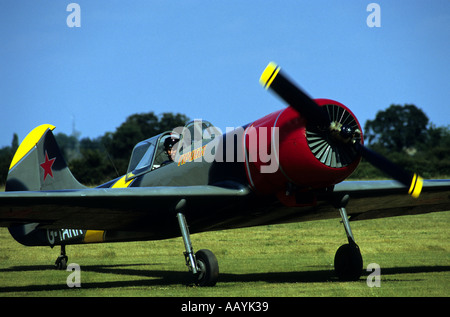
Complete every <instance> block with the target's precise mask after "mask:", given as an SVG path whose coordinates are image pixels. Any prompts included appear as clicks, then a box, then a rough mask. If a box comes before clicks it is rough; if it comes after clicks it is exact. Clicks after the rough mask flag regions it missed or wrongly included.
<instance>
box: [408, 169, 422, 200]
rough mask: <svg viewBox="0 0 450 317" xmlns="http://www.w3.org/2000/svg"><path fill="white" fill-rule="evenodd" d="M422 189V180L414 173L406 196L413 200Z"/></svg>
mask: <svg viewBox="0 0 450 317" xmlns="http://www.w3.org/2000/svg"><path fill="white" fill-rule="evenodd" d="M422 187H423V178H422V177H420V176H419V175H417V174H415V173H414V176H413V178H412V182H411V186H410V187H409V191H408V194H410V195H411V196H413V197H414V198H419V196H420V193H421V192H422Z"/></svg>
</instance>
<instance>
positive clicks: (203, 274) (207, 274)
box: [195, 249, 219, 286]
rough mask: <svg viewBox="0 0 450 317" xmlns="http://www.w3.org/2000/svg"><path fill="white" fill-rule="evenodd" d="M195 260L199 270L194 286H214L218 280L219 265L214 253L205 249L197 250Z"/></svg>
mask: <svg viewBox="0 0 450 317" xmlns="http://www.w3.org/2000/svg"><path fill="white" fill-rule="evenodd" d="M195 258H196V260H197V267H198V269H199V272H198V274H197V275H196V281H195V284H197V285H198V286H214V285H216V283H217V280H218V278H219V263H218V262H217V258H216V256H215V255H214V253H212V252H211V251H209V250H205V249H203V250H199V251H197V253H195Z"/></svg>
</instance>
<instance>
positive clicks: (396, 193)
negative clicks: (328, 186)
mask: <svg viewBox="0 0 450 317" xmlns="http://www.w3.org/2000/svg"><path fill="white" fill-rule="evenodd" d="M334 192H335V193H342V194H348V195H349V196H350V200H349V203H348V205H347V212H348V214H349V215H350V216H351V219H352V220H363V219H373V218H382V217H393V216H402V215H413V214H421V213H428V212H436V211H448V210H450V180H425V181H424V183H423V189H422V193H421V194H420V196H419V198H417V199H412V198H411V197H410V196H408V195H406V194H405V187H404V186H402V185H401V184H400V183H398V182H396V181H346V182H342V183H340V184H338V185H336V186H335V189H334Z"/></svg>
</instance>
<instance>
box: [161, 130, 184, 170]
mask: <svg viewBox="0 0 450 317" xmlns="http://www.w3.org/2000/svg"><path fill="white" fill-rule="evenodd" d="M178 141H180V138H179V137H178V136H177V135H171V136H170V137H169V138H166V139H165V140H164V150H165V151H166V153H167V158H168V159H167V160H166V161H164V162H163V163H162V164H161V166H163V165H166V164H169V163H171V162H173V161H174V160H175V155H176V154H177V146H175V145H176V144H177V143H178Z"/></svg>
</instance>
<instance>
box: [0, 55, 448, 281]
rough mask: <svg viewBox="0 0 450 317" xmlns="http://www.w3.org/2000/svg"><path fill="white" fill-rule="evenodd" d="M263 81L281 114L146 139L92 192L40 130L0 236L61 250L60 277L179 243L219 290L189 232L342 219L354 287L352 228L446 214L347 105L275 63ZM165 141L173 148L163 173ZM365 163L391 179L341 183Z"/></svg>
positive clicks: (437, 192) (345, 259) (438, 187)
mask: <svg viewBox="0 0 450 317" xmlns="http://www.w3.org/2000/svg"><path fill="white" fill-rule="evenodd" d="M260 83H261V85H262V86H263V87H264V88H265V89H266V90H269V91H271V92H273V93H274V94H275V95H277V96H278V97H280V98H281V99H282V100H283V101H284V102H285V103H286V104H287V105H288V106H287V107H285V108H282V109H280V110H278V111H275V112H273V113H271V114H268V115H266V116H264V117H263V118H260V119H257V120H255V121H254V122H251V123H249V124H246V125H243V126H241V127H239V128H236V129H234V130H231V131H227V132H226V133H222V132H221V131H220V129H218V128H215V127H214V126H213V125H212V124H211V123H209V122H207V121H203V120H194V121H191V122H189V123H187V124H186V125H185V126H184V127H177V129H174V130H173V131H167V132H164V133H161V134H159V135H156V136H153V137H151V138H149V139H147V140H144V141H142V142H139V143H138V144H137V145H136V146H135V147H134V149H133V152H132V155H131V158H130V162H129V166H128V170H127V173H126V174H125V175H122V176H120V177H118V178H116V179H113V180H111V181H109V182H107V183H105V184H102V185H100V186H98V187H95V188H88V187H86V186H84V185H82V184H80V183H79V182H78V181H77V180H76V179H75V177H74V176H73V175H72V173H71V171H70V170H69V168H68V165H67V163H66V161H65V159H64V158H63V156H62V154H61V151H60V149H59V147H58V145H57V143H56V141H55V137H54V135H53V132H52V131H53V130H54V129H55V127H54V126H53V125H50V124H43V125H40V126H38V127H36V128H35V129H34V130H32V131H31V132H30V133H29V134H28V135H27V137H26V138H25V139H24V140H23V142H22V143H21V144H20V146H19V148H18V149H17V151H16V153H15V155H14V157H13V160H12V162H11V165H10V168H9V172H8V176H7V181H6V187H5V192H4V193H0V194H1V195H0V226H2V227H7V228H8V229H9V232H10V234H11V235H12V237H13V238H14V239H15V240H17V241H18V242H20V243H21V244H23V245H25V246H50V247H52V248H53V247H54V246H60V247H61V252H60V255H59V256H58V258H57V260H56V262H55V267H56V268H58V269H65V268H66V266H67V262H68V256H67V254H66V249H65V246H66V245H75V244H86V243H106V242H125V241H147V240H161V239H169V238H174V237H180V236H181V237H182V239H183V242H184V248H185V252H184V257H185V262H186V265H187V267H188V270H189V272H190V273H191V274H192V277H193V282H194V283H195V284H196V285H198V286H214V285H216V283H217V281H218V279H219V264H218V261H217V258H216V256H215V255H214V253H213V252H212V251H210V250H206V249H200V250H198V251H197V252H194V248H193V245H192V240H191V235H192V234H195V233H200V232H205V231H215V230H226V229H233V228H244V227H251V226H264V225H269V224H280V223H291V222H303V221H314V220H320V219H328V218H338V219H339V218H341V220H342V223H343V226H344V230H345V233H346V235H347V240H348V243H346V244H343V245H342V246H341V247H339V248H338V250H337V252H336V254H335V257H334V269H335V273H336V275H337V277H338V278H339V279H341V280H358V279H359V278H360V276H361V274H362V269H363V259H362V256H361V252H360V249H359V247H358V245H357V244H356V240H355V237H354V236H353V233H352V230H351V225H350V222H351V221H356V220H365V219H374V218H381V217H392V216H400V215H411V214H419V213H429V212H437V211H447V210H450V180H448V179H442V180H424V179H422V177H420V176H419V175H417V173H411V172H408V171H405V170H404V169H403V168H401V167H400V166H398V165H396V164H394V163H392V162H391V161H389V160H388V159H386V158H385V157H383V156H381V155H379V154H377V153H375V152H373V151H372V150H370V149H369V148H367V147H365V146H364V140H363V133H362V129H361V126H360V124H359V122H358V120H357V118H356V117H355V115H354V114H353V113H352V112H351V110H350V109H349V108H348V107H346V106H345V105H343V104H341V103H340V102H337V101H335V100H331V99H312V98H311V97H310V96H308V95H307V94H306V93H305V92H304V91H303V90H302V89H301V88H300V87H299V86H298V85H297V84H296V83H294V81H293V80H292V79H290V78H289V77H288V75H287V74H286V73H285V72H284V70H281V67H279V66H278V65H277V64H275V63H273V62H271V63H269V64H268V66H267V67H266V68H265V70H264V71H263V73H262V75H261V78H260ZM168 139H170V140H172V139H178V141H176V142H175V141H174V142H173V143H175V145H174V146H175V147H176V148H175V149H174V150H176V155H175V159H174V160H173V162H170V163H168V164H167V163H165V161H166V160H167V158H168V157H167V153H166V152H165V148H164V144H165V143H171V141H169V142H167V141H166V140H168ZM173 152H174V151H173ZM361 158H365V159H366V160H367V161H369V162H370V163H371V164H373V165H374V166H376V167H377V168H379V169H381V170H382V171H384V172H385V173H386V174H387V175H389V176H390V177H391V178H392V180H384V181H347V180H346V179H347V178H348V177H349V176H350V175H351V174H352V172H353V171H354V170H355V169H356V167H357V166H358V164H359V162H360V160H361Z"/></svg>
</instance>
